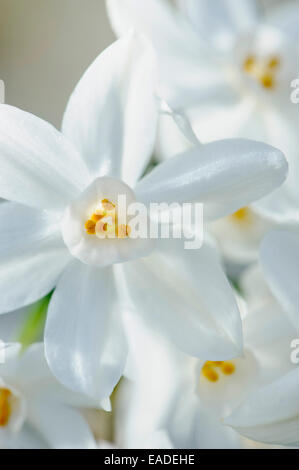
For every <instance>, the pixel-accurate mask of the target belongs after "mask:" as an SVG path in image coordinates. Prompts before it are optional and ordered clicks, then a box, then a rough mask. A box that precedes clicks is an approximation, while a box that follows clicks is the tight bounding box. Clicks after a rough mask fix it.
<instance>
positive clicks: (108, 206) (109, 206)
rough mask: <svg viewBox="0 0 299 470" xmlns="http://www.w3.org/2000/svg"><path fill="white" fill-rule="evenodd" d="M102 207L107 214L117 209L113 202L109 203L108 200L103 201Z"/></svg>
mask: <svg viewBox="0 0 299 470" xmlns="http://www.w3.org/2000/svg"><path fill="white" fill-rule="evenodd" d="M102 206H103V209H104V211H106V212H110V211H113V210H114V209H115V205H114V204H113V203H112V202H111V201H109V200H108V199H103V200H102Z"/></svg>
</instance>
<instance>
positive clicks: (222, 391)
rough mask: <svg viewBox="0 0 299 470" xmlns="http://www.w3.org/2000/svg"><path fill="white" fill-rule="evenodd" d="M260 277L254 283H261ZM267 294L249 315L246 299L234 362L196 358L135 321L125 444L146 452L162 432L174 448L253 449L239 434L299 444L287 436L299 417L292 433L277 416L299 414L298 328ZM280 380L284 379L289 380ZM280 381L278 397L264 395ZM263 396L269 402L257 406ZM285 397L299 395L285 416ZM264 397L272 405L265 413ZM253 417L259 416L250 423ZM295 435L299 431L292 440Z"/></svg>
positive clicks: (124, 423)
mask: <svg viewBox="0 0 299 470" xmlns="http://www.w3.org/2000/svg"><path fill="white" fill-rule="evenodd" d="M255 276H256V274H254V279H251V281H250V283H254V282H255ZM259 279H260V278H259ZM247 283H248V281H247ZM266 289H267V288H266V286H265V288H264V292H265V291H266ZM262 297H263V299H264V300H263V302H261V303H260V304H259V306H257V304H255V307H254V308H251V309H250V311H247V309H246V305H245V304H244V302H241V307H242V311H243V329H244V354H243V356H240V357H239V358H235V359H233V360H230V361H217V362H216V361H210V360H208V361H198V360H196V359H194V358H190V357H188V356H186V355H183V354H182V353H180V352H179V351H178V350H175V349H174V348H172V347H171V346H170V345H169V344H168V343H166V342H165V340H164V339H163V338H160V337H158V336H157V335H156V334H154V333H153V332H152V331H150V330H145V329H144V328H143V327H142V325H141V324H140V323H137V324H136V332H135V334H134V338H133V339H132V341H131V347H132V349H131V353H132V356H133V357H134V361H135V371H136V372H135V373H136V374H137V375H136V376H135V379H137V380H136V382H135V383H134V384H133V386H132V387H131V389H129V390H128V391H127V397H126V398H127V400H128V398H129V400H128V402H129V406H128V408H127V410H126V412H125V413H124V414H123V417H122V420H121V421H120V422H119V426H118V427H119V429H118V434H119V435H120V436H121V435H122V434H123V435H124V441H125V443H126V445H127V446H129V447H134V445H135V446H136V445H137V446H140V447H142V446H143V445H144V443H146V442H148V441H150V438H151V436H153V435H155V434H156V433H157V432H160V433H162V432H164V433H166V434H167V435H168V438H169V439H170V441H171V442H172V444H173V446H174V448H186V447H187V448H203V449H204V448H244V447H253V446H254V444H253V443H250V442H248V441H247V440H246V439H243V438H242V436H240V434H239V433H241V434H242V435H244V436H245V437H249V438H250V439H253V440H255V441H260V442H265V443H271V444H279V445H294V443H295V441H294V440H292V439H291V438H290V434H288V432H289V431H291V432H292V429H291V426H292V423H294V422H295V420H296V419H297V420H298V418H296V417H295V414H293V415H292V418H293V420H292V421H291V420H290V422H289V423H288V425H289V428H287V427H286V426H287V423H286V422H285V421H284V423H281V428H280V429H279V423H278V417H279V416H281V417H282V418H284V419H285V418H286V417H287V411H290V410H291V409H292V412H293V413H294V410H295V409H296V410H298V402H297V401H296V403H295V387H294V382H295V378H293V379H291V378H292V377H295V375H297V377H298V371H297V370H296V366H295V365H293V364H292V363H291V361H290V341H291V339H292V338H293V336H294V328H293V326H292V324H291V323H290V322H289V321H288V318H287V316H286V315H285V312H284V311H283V309H282V308H281V307H280V306H279V305H278V303H277V302H276V301H275V299H273V297H271V295H270V293H269V294H268V297H267V296H265V295H264V293H263V296H262ZM259 298H260V300H261V297H260V296H259ZM132 330H133V328H132ZM137 351H138V352H139V356H138V355H137ZM282 377H286V379H285V383H284V379H282ZM133 378H134V377H133ZM289 378H290V379H289ZM276 381H277V383H278V384H280V385H277V388H278V387H280V390H279V393H276V388H275V385H274V386H273V392H275V393H276V396H273V395H271V394H270V393H269V394H268V395H267V396H266V390H268V388H267V387H269V390H271V385H268V384H272V383H275V382H276ZM284 386H285V388H283V387H284ZM292 387H293V388H292ZM129 393H131V396H130V395H129ZM284 393H285V395H283V394H284ZM260 396H261V397H263V398H260V399H259V401H257V402H255V398H257V397H260ZM283 396H285V398H286V401H287V400H288V399H290V400H293V398H294V401H293V402H292V403H291V404H290V405H289V408H288V406H287V405H285V410H286V413H285V416H283V412H282V411H281V410H280V405H279V401H280V400H282V397H283ZM263 399H264V401H265V402H267V403H268V404H267V406H266V407H265V409H264V410H262V405H263ZM272 399H273V402H274V405H273V409H272V406H271V405H270V403H271V400H272ZM255 406H256V408H255ZM275 407H276V409H277V410H276V411H274V410H275ZM296 407H297V408H296ZM239 410H240V412H239ZM251 416H254V417H255V419H252V421H250V420H251ZM259 418H260V419H259ZM296 422H297V421H296ZM247 424H248V428H247ZM251 424H252V426H253V427H252V428H250V426H251ZM259 424H260V425H261V427H260V428H259V427H258V426H259ZM266 424H269V427H267V426H266ZM270 424H273V428H271V427H270ZM263 425H264V427H263ZM254 426H255V427H254ZM232 428H235V429H232ZM275 430H276V432H275ZM297 430H298V427H296V429H295V428H294V430H293V434H292V438H294V436H295V432H296V431H297ZM236 431H239V433H238V432H236ZM272 431H273V432H272Z"/></svg>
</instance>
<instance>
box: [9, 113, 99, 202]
mask: <svg viewBox="0 0 299 470" xmlns="http://www.w3.org/2000/svg"><path fill="white" fill-rule="evenodd" d="M89 181H90V178H89V174H88V171H87V168H86V167H85V165H84V163H83V162H82V161H81V160H80V156H79V155H78V153H77V152H76V149H75V148H74V147H73V146H72V144H71V143H70V142H68V140H67V139H66V138H65V137H64V136H63V135H62V134H61V133H60V132H58V131H57V130H56V129H55V128H54V127H53V126H52V125H50V124H48V123H47V122H45V121H43V120H42V119H39V118H37V117H36V116H33V115H32V114H30V113H26V112H25V111H21V110H20V109H17V108H14V107H12V106H8V105H4V104H1V105H0V196H1V197H3V198H5V199H9V200H11V201H15V202H19V203H21V204H25V205H29V206H33V207H38V208H41V209H53V210H54V209H55V210H57V209H58V210H61V209H63V208H64V207H65V205H66V204H67V203H68V202H69V201H70V200H72V199H73V198H74V197H76V196H77V195H78V194H80V191H81V190H82V189H84V188H85V187H86V185H87V184H88V183H89Z"/></svg>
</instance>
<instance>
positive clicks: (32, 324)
mask: <svg viewBox="0 0 299 470" xmlns="http://www.w3.org/2000/svg"><path fill="white" fill-rule="evenodd" d="M51 296H52V292H51V293H50V294H48V295H46V297H44V298H43V299H41V300H39V301H38V302H36V303H35V304H33V305H32V307H31V308H30V310H29V314H28V316H27V318H26V321H25V322H24V324H23V326H22V328H21V331H20V333H19V335H18V338H17V340H18V342H19V343H21V344H22V349H23V350H24V349H26V348H28V346H30V344H32V343H34V342H35V341H38V340H39V338H40V336H41V335H42V333H43V330H44V326H45V322H46V317H47V311H48V306H49V302H50V299H51Z"/></svg>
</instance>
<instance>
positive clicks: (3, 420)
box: [0, 388, 12, 426]
mask: <svg viewBox="0 0 299 470" xmlns="http://www.w3.org/2000/svg"><path fill="white" fill-rule="evenodd" d="M11 399H12V393H11V391H10V390H8V388H0V426H6V425H7V423H8V421H9V418H10V415H11Z"/></svg>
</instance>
